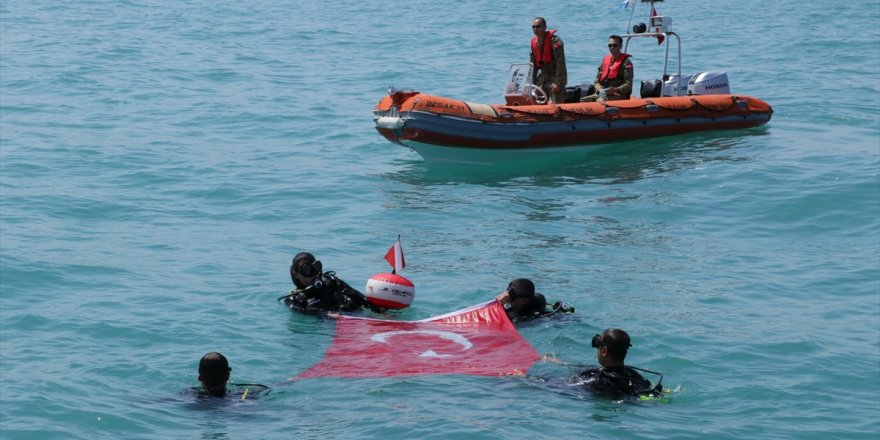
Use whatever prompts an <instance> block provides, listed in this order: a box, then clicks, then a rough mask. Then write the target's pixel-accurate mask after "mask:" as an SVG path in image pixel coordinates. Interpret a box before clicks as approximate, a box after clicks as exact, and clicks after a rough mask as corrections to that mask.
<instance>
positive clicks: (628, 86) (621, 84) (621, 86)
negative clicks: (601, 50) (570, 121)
mask: <svg viewBox="0 0 880 440" xmlns="http://www.w3.org/2000/svg"><path fill="white" fill-rule="evenodd" d="M621 69H623V79H620V78H609V79H606V80H605V83H604V84H603V83H602V82H601V81H599V78H601V77H602V65H601V64H600V65H599V68H598V69H597V72H596V80H595V82H594V83H593V86H594V87H596V92H595V93H593V94H592V95H589V96H585V97H583V98H581V102H593V101H596V100H597V99H599V92H600V91H601V90H602V89H608V88H611V87H616V88H617V90H616V91H615V92H614V93H609V94H607V95H605V100H606V101H615V100H620V99H629V97H630V95H631V94H632V86H633V64H632V57H627V58H626V61H625V62H624V64H623V66H621Z"/></svg>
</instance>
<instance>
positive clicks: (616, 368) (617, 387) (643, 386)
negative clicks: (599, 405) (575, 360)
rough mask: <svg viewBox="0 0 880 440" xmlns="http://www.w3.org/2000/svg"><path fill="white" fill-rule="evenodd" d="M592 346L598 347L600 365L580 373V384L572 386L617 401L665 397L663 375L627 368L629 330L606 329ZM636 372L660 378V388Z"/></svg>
mask: <svg viewBox="0 0 880 440" xmlns="http://www.w3.org/2000/svg"><path fill="white" fill-rule="evenodd" d="M592 346H593V347H594V348H596V356H597V357H598V359H599V365H600V366H599V367H592V368H588V369H586V370H584V371H581V372H580V373H577V374H576V375H575V378H574V379H575V380H576V382H575V383H573V384H572V385H578V386H583V387H584V388H585V389H586V390H587V391H590V392H592V393H594V394H598V395H601V396H605V397H608V398H611V399H614V400H621V399H624V398H626V397H635V398H645V397H660V396H661V391H662V390H663V385H661V384H660V382H662V381H663V375H662V374H660V373H656V372H653V371H650V370H644V369H641V368H635V367H628V366H626V365H624V363H623V361H624V359H625V358H626V353H627V351H628V350H629V347H632V344H631V343H630V339H629V335H628V334H627V333H626V332H625V331H623V330H620V329H616V328H610V329H608V330H605V331H604V332H602V334H601V335H596V336H593V341H592ZM636 370H640V371H644V372H646V373H652V374H657V375H660V380H659V381H658V383H657V385H651V382H649V381H648V380H647V379H645V378H644V377H642V375H641V374H639V372H638V371H636Z"/></svg>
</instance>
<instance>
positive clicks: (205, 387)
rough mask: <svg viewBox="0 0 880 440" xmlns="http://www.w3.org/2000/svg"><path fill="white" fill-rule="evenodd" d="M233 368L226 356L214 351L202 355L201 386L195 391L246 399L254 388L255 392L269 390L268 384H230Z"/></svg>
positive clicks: (201, 393)
mask: <svg viewBox="0 0 880 440" xmlns="http://www.w3.org/2000/svg"><path fill="white" fill-rule="evenodd" d="M231 371H232V368H230V367H229V361H228V360H227V359H226V356H223V355H222V354H220V353H217V352H215V351H212V352H210V353H206V354H205V355H204V356H202V359H201V360H200V361H199V382H200V383H201V384H202V385H201V387H199V388H196V389H195V392H196V394H197V395H198V396H199V397H221V398H222V397H234V398H236V399H239V396H241V397H240V399H241V400H244V399H246V398H247V397H248V394H251V395H255V394H256V393H251V389H252V388H253V389H254V391H255V392H259V393H262V392H265V391H268V390H269V387H267V386H266V385H261V384H258V383H244V384H235V383H233V384H230V383H229V373H230V372H231Z"/></svg>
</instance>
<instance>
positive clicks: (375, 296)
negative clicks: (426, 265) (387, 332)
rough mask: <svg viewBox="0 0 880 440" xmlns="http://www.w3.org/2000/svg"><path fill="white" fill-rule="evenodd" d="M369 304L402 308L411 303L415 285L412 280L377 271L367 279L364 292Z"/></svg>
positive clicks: (387, 307)
mask: <svg viewBox="0 0 880 440" xmlns="http://www.w3.org/2000/svg"><path fill="white" fill-rule="evenodd" d="M364 293H365V294H366V295H367V300H368V301H370V303H371V304H373V305H375V306H378V307H382V308H383V309H404V308H407V307H409V305H410V304H412V301H413V297H415V294H416V286H414V285H413V283H412V281H410V280H408V279H406V278H404V277H402V276H400V275H397V274H393V273H378V274H376V275H373V276H371V277H370V279H369V280H367V288H366V291H365V292H364Z"/></svg>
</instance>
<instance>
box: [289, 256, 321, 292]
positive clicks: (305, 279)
mask: <svg viewBox="0 0 880 440" xmlns="http://www.w3.org/2000/svg"><path fill="white" fill-rule="evenodd" d="M322 270H323V265H322V264H321V262H320V261H318V260H317V259H315V256H314V255H312V254H310V253H308V252H300V253H298V254H296V256H295V257H293V262H292V263H291V264H290V279H291V281H293V284H294V285H295V286H296V287H297V288H298V289H303V288H305V287H306V286H310V285H312V281H314V280H315V278H318V277H319V276H320V275H321V273H322Z"/></svg>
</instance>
